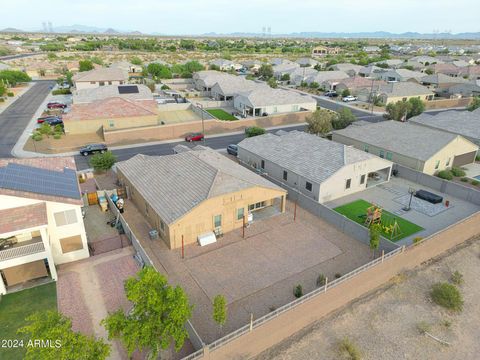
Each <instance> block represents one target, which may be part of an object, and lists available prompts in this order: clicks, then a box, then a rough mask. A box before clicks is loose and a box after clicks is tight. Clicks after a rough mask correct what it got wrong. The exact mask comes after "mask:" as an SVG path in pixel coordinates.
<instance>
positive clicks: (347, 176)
mask: <svg viewBox="0 0 480 360" xmlns="http://www.w3.org/2000/svg"><path fill="white" fill-rule="evenodd" d="M238 159H239V160H240V161H241V162H242V163H244V164H246V165H248V166H251V167H253V168H255V169H258V170H259V171H261V172H265V173H266V174H268V177H270V178H272V179H274V180H276V181H277V182H280V183H284V184H285V185H287V186H288V187H289V188H292V189H294V190H295V191H298V192H300V193H302V194H304V195H306V196H308V197H310V198H313V199H314V200H316V201H318V202H320V203H324V202H327V201H330V200H334V199H337V198H339V197H342V196H345V195H350V194H353V193H355V192H358V191H362V190H364V189H366V188H367V187H369V186H373V185H376V184H378V183H380V182H385V181H389V179H390V172H391V168H392V163H391V162H390V161H387V160H384V159H380V158H378V157H376V156H374V155H371V154H368V153H365V152H363V151H360V150H357V149H355V148H353V147H350V146H345V145H342V144H339V143H335V142H332V141H330V140H326V139H323V138H321V137H318V136H316V135H311V134H307V133H305V132H299V131H291V132H287V133H282V134H280V135H274V134H265V135H260V136H254V137H251V138H247V139H245V140H242V141H241V142H240V143H239V144H238ZM374 174H378V175H379V176H380V178H381V179H378V177H377V180H374V179H373V176H374Z"/></svg>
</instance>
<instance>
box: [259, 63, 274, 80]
mask: <svg viewBox="0 0 480 360" xmlns="http://www.w3.org/2000/svg"><path fill="white" fill-rule="evenodd" d="M257 74H258V76H259V77H262V78H264V79H270V78H271V77H272V76H273V67H272V65H270V64H262V66H260V68H259V69H258V72H257Z"/></svg>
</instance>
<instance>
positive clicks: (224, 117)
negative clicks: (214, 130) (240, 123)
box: [207, 109, 237, 121]
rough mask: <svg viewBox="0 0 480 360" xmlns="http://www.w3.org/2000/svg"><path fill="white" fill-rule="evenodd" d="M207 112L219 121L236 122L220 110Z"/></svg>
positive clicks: (228, 114) (232, 117)
mask: <svg viewBox="0 0 480 360" xmlns="http://www.w3.org/2000/svg"><path fill="white" fill-rule="evenodd" d="M207 112H208V113H209V114H211V115H213V116H215V117H216V118H217V119H219V120H226V121H231V120H237V118H236V117H235V116H233V115H232V114H230V113H228V112H226V111H225V110H222V109H208V110H207Z"/></svg>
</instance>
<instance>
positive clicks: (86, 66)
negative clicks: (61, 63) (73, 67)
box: [78, 59, 93, 72]
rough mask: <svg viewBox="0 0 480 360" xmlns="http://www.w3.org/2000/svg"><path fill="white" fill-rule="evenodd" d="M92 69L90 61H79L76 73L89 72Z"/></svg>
mask: <svg viewBox="0 0 480 360" xmlns="http://www.w3.org/2000/svg"><path fill="white" fill-rule="evenodd" d="M92 69H93V63H92V62H91V61H90V60H88V59H85V60H80V61H79V62H78V71H80V72H82V71H89V70H92Z"/></svg>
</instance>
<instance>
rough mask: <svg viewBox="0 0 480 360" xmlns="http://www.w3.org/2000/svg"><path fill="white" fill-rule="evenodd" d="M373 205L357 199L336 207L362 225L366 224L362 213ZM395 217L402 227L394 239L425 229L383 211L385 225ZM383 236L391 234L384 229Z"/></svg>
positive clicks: (388, 236)
mask: <svg viewBox="0 0 480 360" xmlns="http://www.w3.org/2000/svg"><path fill="white" fill-rule="evenodd" d="M370 206H372V204H371V203H369V202H368V201H365V200H362V199H360V200H356V201H353V202H351V203H349V204H345V205H342V206H339V207H336V208H335V209H333V210H335V211H336V212H338V213H340V214H342V215H345V216H346V217H348V218H349V219H350V220H353V221H355V222H356V223H359V224H360V225H363V226H365V225H364V223H365V217H362V215H366V214H367V208H369V207H370ZM394 219H396V220H397V224H398V226H399V227H400V234H399V235H398V236H397V237H395V239H392V241H394V242H395V241H398V240H400V239H403V238H405V237H407V236H410V235H412V234H415V233H417V232H419V231H420V230H423V228H422V227H420V226H418V225H417V224H414V223H411V222H410V221H408V220H405V219H403V218H401V217H400V216H398V215H394V214H392V213H389V212H388V211H385V210H383V211H382V224H383V225H391V224H393V222H394ZM382 236H383V237H385V238H387V239H390V236H391V234H387V233H385V232H384V231H383V230H382Z"/></svg>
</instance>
